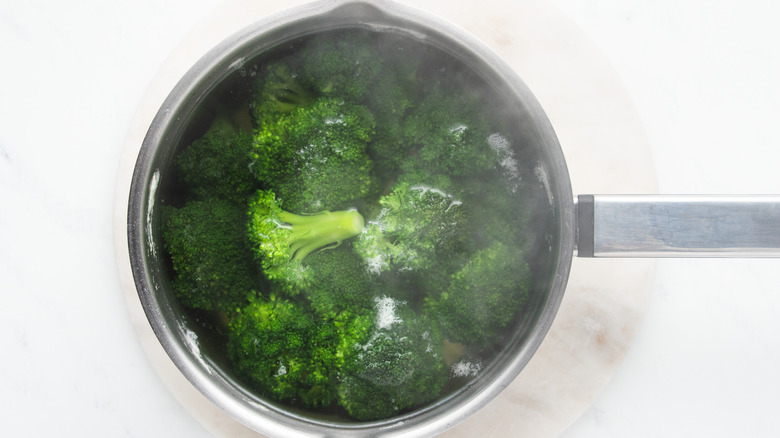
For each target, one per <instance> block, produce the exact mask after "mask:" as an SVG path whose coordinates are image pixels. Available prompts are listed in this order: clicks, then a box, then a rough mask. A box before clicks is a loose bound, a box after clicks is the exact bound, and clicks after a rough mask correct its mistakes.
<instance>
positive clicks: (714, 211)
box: [576, 195, 780, 258]
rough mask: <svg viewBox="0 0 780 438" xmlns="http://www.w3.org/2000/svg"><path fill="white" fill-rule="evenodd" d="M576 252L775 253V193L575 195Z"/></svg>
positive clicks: (779, 212)
mask: <svg viewBox="0 0 780 438" xmlns="http://www.w3.org/2000/svg"><path fill="white" fill-rule="evenodd" d="M576 204H577V208H576V211H577V256H578V257H635V258H636V257H780V196H775V195H771V196H770V195H766V196H688V195H678V196H666V195H580V196H578V197H577V199H576Z"/></svg>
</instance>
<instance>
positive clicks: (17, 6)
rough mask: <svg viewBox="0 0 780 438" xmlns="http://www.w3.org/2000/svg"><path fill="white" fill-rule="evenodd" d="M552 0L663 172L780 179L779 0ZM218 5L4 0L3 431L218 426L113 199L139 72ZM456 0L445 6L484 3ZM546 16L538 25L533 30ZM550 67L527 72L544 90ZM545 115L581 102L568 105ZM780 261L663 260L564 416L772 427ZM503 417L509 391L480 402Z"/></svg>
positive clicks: (755, 188) (657, 425)
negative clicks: (123, 256)
mask: <svg viewBox="0 0 780 438" xmlns="http://www.w3.org/2000/svg"><path fill="white" fill-rule="evenodd" d="M551 2H552V4H554V5H556V6H558V7H560V8H561V9H562V11H564V12H565V13H567V14H568V15H569V16H571V17H572V18H573V19H574V21H575V22H576V23H578V24H579V25H580V26H581V27H582V28H583V29H584V31H585V33H586V34H587V35H589V36H590V38H591V39H592V40H593V41H595V43H596V45H597V46H598V47H600V48H601V50H603V52H604V54H605V55H606V58H607V59H608V60H609V61H610V62H611V63H612V65H613V67H614V69H615V70H616V71H617V73H618V75H619V76H620V78H622V80H623V81H624V84H625V85H626V87H627V90H628V93H629V95H630V97H631V98H633V100H634V103H635V106H636V109H637V111H638V113H639V115H640V116H641V117H642V119H643V121H644V125H645V129H646V132H647V138H648V139H649V145H650V148H651V152H652V155H653V159H654V164H655V173H656V175H657V179H658V184H659V187H660V191H662V192H665V193H773V192H780V173H778V172H777V171H776V163H777V162H778V156H779V155H780V153H779V152H778V148H777V146H778V145H779V144H780V134H778V133H777V129H776V125H777V120H778V119H780V117H778V116H780V109H779V108H780V106H779V105H778V103H780V85H779V84H778V83H777V81H776V78H777V77H780V51H778V49H777V47H776V44H777V41H780V30H777V28H776V27H775V22H776V21H777V19H778V18H780V6H777V5H776V3H775V2H769V1H747V2H722V1H709V2H705V1H703V0H702V1H692V0H678V1H671V0H659V1H654V2H647V1H637V0H631V1H626V0H621V1H618V0H600V1H598V2H593V1H586V0H551ZM218 3H219V2H216V1H212V0H198V1H187V2H183V1H176V2H167V3H158V2H151V1H147V0H139V1H136V2H132V3H115V4H108V3H105V2H97V1H89V2H88V1H81V2H78V3H77V4H76V3H74V4H68V3H63V2H55V1H51V0H48V1H39V2H17V3H11V2H10V1H4V2H0V47H2V53H3V55H4V56H3V57H4V61H3V67H2V69H1V70H0V79H2V81H0V202H1V204H0V205H2V209H1V210H0V293H2V297H3V306H2V307H0V309H1V310H0V340H2V345H3V347H4V353H5V354H4V357H5V360H4V361H3V362H2V365H0V372H2V376H3V377H2V380H0V403H1V404H0V408H2V411H3V412H5V413H6V415H4V416H3V417H4V421H3V425H2V426H0V427H2V428H3V429H0V430H3V435H7V436H83V437H93V436H94V437H98V436H100V437H103V436H138V437H156V436H188V437H198V436H203V437H206V436H213V435H215V433H213V432H214V431H213V430H208V429H207V428H206V427H204V426H203V425H202V424H201V423H200V422H198V421H195V420H193V417H192V416H191V415H190V414H189V412H188V411H187V410H186V409H185V408H184V407H183V404H182V403H179V401H177V399H176V398H175V397H174V396H173V395H172V394H171V391H169V390H168V389H166V387H165V386H164V385H162V384H161V378H160V377H159V375H158V373H157V372H156V371H155V368H154V367H153V366H152V365H151V364H150V363H149V360H148V357H147V355H146V354H145V352H144V351H143V349H142V348H141V344H140V343H139V342H138V336H137V333H136V331H135V330H134V328H133V323H132V321H131V315H132V314H131V313H128V312H127V306H126V304H125V301H124V299H123V297H122V291H121V287H120V284H119V280H118V275H117V268H116V264H115V262H114V250H113V247H112V243H113V222H112V221H113V219H112V214H113V213H114V185H115V180H116V177H117V169H118V167H120V159H121V154H122V149H123V146H124V143H125V139H126V137H127V135H128V130H129V129H130V128H131V126H132V125H133V122H134V117H136V112H137V108H138V105H139V103H140V102H141V100H142V97H143V96H144V95H146V94H147V87H148V85H149V84H150V83H152V81H153V80H154V79H155V77H156V76H157V73H158V70H159V69H160V67H161V66H162V65H163V64H164V63H165V62H166V59H168V57H169V54H170V53H171V52H172V51H174V49H176V48H177V47H180V43H181V41H182V40H183V39H184V38H185V37H186V36H188V35H189V36H188V38H192V34H190V33H189V32H190V30H191V29H192V28H193V27H195V26H196V25H197V24H198V23H202V22H203V21H204V20H206V19H208V17H209V16H210V14H212V11H213V9H214V8H215V7H216V6H217V5H218ZM247 3H250V2H247ZM416 3H417V4H418V5H420V6H425V5H426V4H428V3H430V7H431V8H435V5H434V3H435V2H423V1H420V2H416ZM488 3H490V4H491V5H493V4H494V3H499V2H488ZM451 4H453V5H458V7H459V9H457V10H456V8H454V7H453V9H451V10H450V11H449V12H450V13H452V14H456V15H457V14H464V13H465V14H466V15H468V11H469V8H477V9H478V8H485V2H480V3H476V2H475V3H473V5H472V4H469V3H467V2H451ZM512 4H513V5H516V2H512ZM477 9H474V10H477ZM475 15H476V14H475ZM518 21H522V22H529V17H528V16H524V17H513V16H512V15H511V14H506V15H504V16H502V17H501V19H500V20H497V21H496V22H495V28H494V30H495V31H496V33H495V34H494V35H498V36H500V35H501V33H500V32H498V31H499V30H500V29H501V28H502V27H503V28H506V27H511V26H512V25H513V24H515V23H517V22H518ZM531 21H533V20H531ZM544 24H545V23H544V22H541V23H536V25H538V26H539V29H538V31H539V32H542V31H543V30H544V29H545V27H544ZM552 29H554V28H552ZM548 37H549V38H551V39H554V35H550V36H548ZM496 41H497V42H500V41H502V40H501V39H500V38H497V40H496ZM503 41H504V42H506V41H505V40H503ZM509 43H510V44H509V45H510V49H511V43H512V41H511V40H510V41H509ZM570 67H571V65H566V64H562V65H560V68H561V69H566V68H570ZM542 79H543V78H539V79H536V80H534V82H535V84H531V85H532V86H535V87H538V88H540V89H543V88H544V87H545V82H544V81H543V80H542ZM117 81H118V82H119V84H117ZM529 82H532V81H529ZM553 91H554V90H543V92H542V94H543V95H550V96H552V95H554V93H553ZM551 117H552V118H553V119H554V120H555V119H556V118H562V120H563V121H564V122H563V123H564V125H569V126H571V125H570V124H574V123H575V122H576V120H571V119H570V118H571V116H570V115H567V114H566V113H565V111H564V112H558V113H555V114H551ZM559 120H560V119H559ZM562 140H566V139H565V138H563V136H562ZM590 140H591V141H592V139H590ZM581 153H582V154H584V153H585V152H581ZM626 159H630V157H627V158H626ZM580 160H582V159H580V158H578V159H577V160H575V161H577V162H579V161H580ZM572 164H573V163H572ZM572 170H573V172H572V173H573V175H572V177H573V179H574V182H575V189H577V185H578V184H579V185H580V186H585V187H583V189H588V188H589V187H587V183H586V181H588V172H587V171H588V169H584V168H581V167H580V168H573V169H572ZM620 171H621V169H620V168H619V167H615V168H609V169H606V172H607V173H608V174H610V175H613V176H620V174H621V173H620ZM615 180H616V181H620V178H615ZM616 184H617V185H619V184H620V183H619V182H617V183H616ZM612 191H613V192H619V191H621V187H620V186H616V187H614V190H612ZM580 266H584V268H585V270H588V269H589V268H590V266H588V265H587V264H585V265H583V264H580ZM778 268H780V261H777V260H672V261H662V262H659V263H658V269H657V272H656V275H655V277H654V278H655V280H654V282H653V283H651V289H652V295H651V297H650V299H649V302H639V303H635V304H636V305H637V307H636V313H635V315H636V320H635V321H631V322H630V324H628V325H631V326H632V327H634V328H635V329H636V330H637V336H636V337H635V338H633V334H632V335H631V336H627V337H626V339H623V343H621V344H619V345H618V347H617V348H616V349H617V350H620V351H619V353H621V354H618V355H617V357H618V361H617V363H615V364H613V366H614V368H615V372H614V373H613V372H612V371H610V372H609V373H604V372H603V370H598V369H594V370H591V372H590V374H593V375H595V374H599V375H600V377H612V376H613V374H614V378H613V379H612V380H611V381H610V382H609V383H607V381H604V382H603V385H601V386H604V388H605V389H604V391H603V393H601V395H600V396H599V397H598V398H596V401H595V403H593V404H592V405H591V404H590V403H589V402H588V403H587V405H588V406H590V407H589V408H588V406H584V405H583V402H582V401H580V402H579V405H583V406H581V407H582V409H586V408H587V410H586V411H585V413H584V415H583V416H581V417H580V418H579V419H577V418H572V419H571V421H575V420H576V421H575V422H574V424H573V425H572V426H570V427H569V428H568V430H566V431H565V432H564V433H563V435H564V436H566V437H569V438H572V437H591V436H593V437H626V436H632V437H653V436H664V437H669V436H672V437H677V436H679V437H687V436H709V437H720V436H723V437H725V436H734V435H737V436H775V435H777V433H778V432H779V431H780V420H778V419H777V418H778V417H777V416H776V413H775V411H776V409H775V406H776V404H777V403H776V401H775V397H776V394H777V393H778V390H780V377H778V375H777V373H776V370H777V368H778V367H779V366H780V319H778V318H777V315H778V312H780V296H779V295H778V294H777V293H776V291H777V290H778V289H780V288H778V286H780V278H779V277H778V276H777V274H776V273H777V272H778ZM593 269H602V270H605V271H610V270H611V271H615V270H620V269H623V267H622V266H621V265H620V264H614V265H606V267H605V266H604V265H602V266H601V267H598V268H595V267H594V268H593ZM582 270H583V268H581V271H582ZM626 272H629V271H628V269H627V270H626ZM629 280H630V279H629ZM643 280H646V279H644V278H640V279H638V280H637V281H638V282H640V283H641V282H642V281H643ZM575 283H576V282H575ZM640 286H641V285H640ZM570 302H572V303H573V304H572V305H573V306H574V307H577V306H575V304H576V305H581V304H582V303H580V302H579V301H576V302H575V301H573V300H572V301H570ZM600 308H603V306H602V307H600ZM642 313H644V315H645V317H644V320H643V321H641V324H640V322H639V319H640V317H641V314H642ZM599 317H600V315H595V317H594V319H592V321H595V323H598V321H599ZM615 337H619V335H616V336H615ZM632 338H633V342H632V343H631V345H632V348H631V349H630V350H628V351H627V355H626V357H625V360H624V361H622V363H620V360H619V358H620V357H622V353H625V352H626V350H627V348H626V346H627V345H628V342H629V341H631V340H632ZM553 341H554V340H553ZM577 348H581V346H577ZM588 357H590V356H588ZM558 365H559V366H560V363H559V364H558ZM618 365H619V366H618ZM570 366H572V367H573V368H577V367H579V368H582V366H583V364H582V363H576V364H570ZM596 386H599V385H596ZM563 396H567V395H566V394H564V395H563ZM574 398H575V399H577V397H574ZM586 399H587V397H586ZM579 405H578V406H579ZM555 408H556V406H555V405H550V406H547V409H546V411H545V412H548V413H549V412H550V411H551V410H552V411H554V410H555ZM493 412H496V411H493ZM514 420H515V418H514V416H513V413H512V412H511V411H509V412H501V415H498V414H495V418H490V421H505V422H506V421H509V422H511V421H514ZM540 421H541V422H543V420H540ZM567 421H568V420H567ZM478 424H485V423H478ZM561 424H562V423H557V424H556V425H557V426H561ZM565 425H568V422H567V423H566V424H565ZM493 436H509V435H507V434H503V435H499V434H498V433H496V434H494V435H493Z"/></svg>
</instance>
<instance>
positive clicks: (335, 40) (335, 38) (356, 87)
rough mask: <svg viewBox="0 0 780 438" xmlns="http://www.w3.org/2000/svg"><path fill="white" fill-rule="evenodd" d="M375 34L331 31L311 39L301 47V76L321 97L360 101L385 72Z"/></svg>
mask: <svg viewBox="0 0 780 438" xmlns="http://www.w3.org/2000/svg"><path fill="white" fill-rule="evenodd" d="M374 38H375V37H374V35H372V34H370V33H368V32H365V33H362V32H346V33H339V32H337V33H329V34H323V35H320V36H317V37H314V38H312V39H311V40H310V41H308V43H307V44H306V45H305V46H304V47H302V48H301V51H300V52H299V56H298V58H299V59H301V76H302V79H303V80H304V81H305V82H307V83H310V84H312V87H313V88H314V89H315V90H316V91H317V93H318V95H320V96H333V97H336V98H338V99H345V100H348V101H352V102H356V103H357V102H361V99H362V98H363V96H364V95H365V94H366V91H367V89H368V87H369V85H370V84H372V83H373V82H374V80H375V78H376V77H377V75H378V74H380V72H381V71H382V57H381V56H379V55H378V54H377V52H376V46H375V44H374Z"/></svg>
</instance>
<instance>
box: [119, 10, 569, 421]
mask: <svg viewBox="0 0 780 438" xmlns="http://www.w3.org/2000/svg"><path fill="white" fill-rule="evenodd" d="M355 34H361V35H365V36H366V38H368V39H371V40H372V41H375V42H376V43H377V45H376V48H377V49H376V50H377V52H376V56H380V57H384V58H392V57H397V58H398V59H401V58H403V59H407V58H412V59H416V60H417V61H418V64H417V65H418V68H417V69H415V71H414V76H415V78H417V79H419V81H420V82H421V83H424V84H429V85H430V86H434V85H433V84H435V83H438V78H446V79H445V80H446V81H453V82H456V83H459V84H461V85H462V86H463V89H464V90H468V92H469V93H475V94H476V95H478V97H477V98H476V100H475V101H479V102H481V103H482V105H483V106H484V113H485V114H487V115H488V117H489V118H490V119H491V120H494V121H495V123H494V125H493V126H496V127H500V132H499V131H496V132H489V133H488V134H489V135H490V136H492V137H491V138H492V141H490V142H487V141H486V142H482V143H480V144H481V146H480V147H482V148H492V149H493V150H494V151H495V152H496V153H497V154H498V155H497V157H498V159H497V160H496V161H495V163H494V164H493V166H492V169H493V170H492V171H491V175H493V176H495V178H493V177H491V178H488V179H485V180H480V179H468V180H467V179H462V180H459V181H458V183H457V184H455V185H456V186H457V187H460V189H458V190H461V189H462V190H463V191H464V192H465V191H468V192H469V193H472V195H471V196H472V198H474V199H479V198H480V197H482V196H480V195H473V193H483V194H484V197H485V198H487V197H490V196H494V195H495V194H496V193H501V191H503V192H504V193H507V194H508V196H509V197H510V198H511V203H510V204H509V205H508V206H507V208H508V209H509V210H510V211H512V212H513V213H512V214H509V215H507V216H506V217H512V221H511V222H509V223H510V224H511V225H514V226H515V228H516V229H514V230H513V231H512V233H511V234H512V236H511V237H507V239H506V241H505V242H503V243H504V244H506V245H508V246H511V247H512V248H513V249H514V251H513V252H518V253H522V254H523V261H524V263H525V264H527V266H528V267H529V271H530V273H531V274H530V277H529V281H530V286H529V295H528V298H527V300H525V301H524V302H523V304H522V307H521V308H519V309H517V312H516V313H515V314H514V317H513V318H512V320H511V321H510V322H509V323H507V324H506V328H505V330H503V331H502V333H501V334H500V336H499V337H497V338H496V339H493V340H492V341H491V342H490V343H489V345H488V346H481V347H479V348H470V346H469V348H467V350H468V354H467V355H465V356H463V355H462V353H461V357H459V358H457V360H455V361H454V362H453V363H448V366H449V367H450V368H449V373H450V375H451V376H454V377H451V378H450V379H449V381H448V382H447V384H446V385H444V388H443V389H442V390H441V393H440V395H439V396H438V397H436V398H435V399H433V400H430V401H428V402H426V403H423V404H420V405H418V406H414V407H412V408H408V409H403V410H400V411H399V412H398V413H397V415H393V416H391V417H389V418H381V419H370V420H355V419H354V418H351V417H350V416H349V415H347V413H345V412H344V409H343V408H342V407H340V406H338V405H335V406H329V407H325V408H317V409H310V408H302V407H300V406H296V405H295V404H291V403H287V402H283V401H278V400H274V399H273V398H271V397H268V396H266V395H265V394H263V393H262V391H258V390H257V388H256V387H255V386H254V385H253V384H252V383H251V382H247V380H246V378H245V377H244V376H243V375H242V373H240V372H237V371H236V368H235V366H234V364H233V363H232V362H231V360H230V359H229V354H228V351H227V345H228V343H229V341H228V339H227V335H226V329H225V324H226V323H225V318H226V316H225V315H224V312H213V311H206V310H202V309H193V308H191V306H188V305H183V304H182V303H181V302H180V300H179V299H178V298H177V296H176V293H175V292H174V284H173V283H174V281H175V280H174V279H175V277H176V275H177V272H176V269H175V267H174V263H173V262H172V258H171V254H170V253H169V251H168V248H167V246H166V241H165V237H164V235H163V231H162V230H163V218H162V215H163V211H164V210H165V209H166V208H168V207H169V208H183V207H184V206H185V205H186V204H187V203H188V202H190V201H192V193H191V192H189V191H188V190H189V189H188V187H187V184H185V183H182V175H181V169H180V166H179V165H178V164H177V157H179V154H180V153H181V152H182V151H184V150H185V149H186V148H188V147H189V146H190V145H191V144H193V142H195V141H197V140H198V139H199V138H201V137H202V136H203V135H204V134H205V133H206V132H207V131H208V130H209V128H210V127H211V126H213V123H214V121H215V119H217V118H218V117H219V115H220V114H225V113H229V114H232V119H231V120H232V123H233V124H234V125H235V126H239V127H240V128H242V129H244V130H245V131H246V132H248V133H251V134H252V135H256V133H257V132H258V129H259V127H258V126H257V122H256V120H253V118H252V115H251V113H252V110H251V101H252V99H253V87H255V86H256V83H257V80H258V79H257V78H258V77H261V76H262V75H263V74H264V72H265V69H266V67H267V66H268V65H272V64H273V63H274V62H275V61H278V60H279V59H283V58H286V57H289V56H295V53H297V52H298V51H299V50H301V48H302V47H306V46H307V45H308V44H311V43H312V41H314V42H316V41H321V40H323V39H324V40H326V41H328V40H332V41H340V40H344V39H345V38H349V37H350V36H351V35H355ZM384 49H388V50H389V52H387V53H382V52H381V50H384ZM399 53H402V55H399ZM420 78H423V79H420ZM377 129H380V128H379V127H378V128H377ZM494 134H500V136H498V137H496V136H494ZM475 147H476V146H475ZM373 158H374V164H375V169H376V170H377V171H379V172H380V173H382V169H384V168H383V167H382V160H381V159H378V158H376V157H373ZM393 172H396V173H397V172H398V170H397V169H396V170H394V171H393ZM386 173H387V174H388V175H389V174H390V173H392V172H390V171H387V172H386ZM383 178H385V179H384V181H385V183H384V184H379V186H380V188H378V189H377V195H376V196H377V198H378V197H380V196H382V195H387V194H388V193H389V191H390V189H389V188H390V187H392V186H393V185H394V183H396V182H397V178H398V177H397V175H395V174H393V175H391V176H387V175H385V176H384V177H383ZM497 182H500V184H504V186H503V187H496V184H497ZM421 183H426V184H427V183H428V182H427V181H422V182H421ZM260 188H261V187H260ZM458 202H460V201H458ZM478 205H480V206H481V207H485V205H488V204H484V205H483V204H478ZM488 206H489V205H488ZM365 210H369V211H365ZM365 210H364V211H361V213H363V214H364V216H366V217H367V218H368V219H367V221H368V222H369V223H370V222H371V220H372V219H376V217H377V212H376V211H374V212H373V213H372V212H371V211H370V208H366V209H365ZM572 212H573V208H572V195H571V188H570V185H569V180H568V174H567V173H566V167H565V162H564V160H563V156H562V153H561V151H560V147H559V145H558V143H557V139H556V138H555V135H554V133H553V130H552V128H551V127H550V124H549V122H548V120H547V118H546V117H545V115H544V113H543V111H542V109H541V106H540V105H539V103H538V102H537V101H536V100H535V99H534V97H533V95H532V94H531V93H530V91H529V90H528V89H527V87H526V86H525V85H524V84H523V83H522V82H521V81H520V80H519V79H518V78H517V77H516V76H515V75H514V73H513V72H512V71H511V69H510V68H509V67H508V66H507V65H506V64H504V63H503V62H502V61H501V60H500V59H499V58H498V57H497V56H496V55H495V54H494V53H492V52H491V51H490V50H488V49H486V48H485V47H484V46H482V45H481V43H479V42H478V41H475V40H474V39H472V38H471V37H470V36H468V35H467V34H464V33H463V32H462V31H460V30H458V29H457V28H454V27H453V26H451V25H449V24H448V23H445V22H441V21H439V20H438V19H436V18H434V17H429V16H426V15H424V14H420V13H418V12H415V11H412V10H408V9H406V8H403V7H400V6H398V5H394V4H391V3H384V2H379V3H376V4H364V3H345V4H336V5H334V3H333V2H325V3H316V4H313V5H309V6H306V7H304V8H300V9H296V10H293V11H291V12H288V13H285V14H282V15H280V16H276V17H271V18H269V19H267V20H264V21H263V22H261V23H258V24H257V25H256V26H253V27H251V28H249V29H245V30H243V31H241V32H239V33H238V34H236V35H235V36H233V37H232V38H230V39H229V40H227V41H225V42H224V43H223V44H222V45H220V46H219V47H217V48H215V49H214V50H213V51H211V52H210V53H208V54H207V55H206V56H205V57H204V58H203V59H201V61H200V62H199V63H198V64H197V65H195V66H194V67H193V68H192V69H191V70H190V71H189V72H188V73H187V75H186V76H185V77H184V78H182V80H181V81H180V82H179V84H178V85H177V86H176V88H175V89H174V90H173V91H172V93H171V94H170V96H169V97H168V99H167V100H166V101H165V103H164V105H163V107H162V108H161V109H160V111H159V112H158V114H157V116H156V117H155V119H154V121H153V123H152V125H151V127H150V129H149V131H148V133H147V136H146V138H145V140H144V144H143V146H142V148H141V152H140V154H139V157H138V160H137V163H136V168H135V172H134V175H133V181H132V187H131V193H130V200H129V217H128V239H129V243H130V257H131V265H132V269H133V274H134V278H135V281H136V287H137V289H138V293H139V298H140V300H141V302H142V305H143V307H144V310H145V312H146V314H147V317H148V319H149V321H150V324H151V325H152V328H153V329H154V331H155V333H156V335H157V336H158V338H159V340H160V342H161V343H162V345H163V347H164V348H165V349H166V351H167V353H168V354H169V356H170V357H171V359H172V361H173V362H174V363H175V364H176V365H177V366H178V368H179V369H180V370H181V371H182V373H183V374H184V375H185V376H186V377H187V378H188V379H189V380H190V381H191V382H192V383H193V385H195V386H196V387H197V388H198V389H199V390H200V391H201V392H203V393H204V394H205V395H206V396H207V397H208V398H209V399H211V400H212V401H213V402H214V403H215V404H217V405H219V406H220V407H222V408H223V409H224V410H226V411H227V412H228V413H230V414H231V415H233V416H234V417H236V418H237V419H238V420H239V421H241V422H243V423H245V424H247V425H249V426H250V427H252V428H254V429H255V430H257V431H259V432H261V433H265V434H268V435H277V434H282V435H287V434H290V433H294V434H307V433H311V434H335V435H338V436H347V435H350V434H355V435H361V434H365V433H368V432H369V431H370V432H371V433H374V432H377V431H379V430H381V431H385V432H397V433H407V434H409V435H414V434H418V435H430V434H431V433H436V432H440V431H442V430H444V429H446V428H449V427H451V426H452V425H454V424H455V423H457V422H459V421H461V420H463V419H464V418H466V417H467V416H468V415H469V414H471V413H472V412H473V411H475V410H476V409H477V408H479V407H481V406H482V405H484V404H485V403H487V402H488V401H489V400H490V399H492V398H493V397H494V396H495V395H497V394H498V393H499V392H500V391H501V389H503V388H504V387H506V385H508V384H509V383H510V382H511V381H512V380H513V379H514V378H515V377H516V375H517V374H518V373H519V372H520V371H521V370H522V368H523V367H524V366H525V364H526V363H527V362H528V361H529V360H530V358H531V356H532V355H533V353H534V351H535V350H536V348H537V347H538V346H539V344H540V343H541V341H542V339H543V337H544V335H545V333H546V332H547V329H548V328H549V325H550V324H551V322H552V319H553V317H554V314H555V311H556V310H557V307H558V305H559V303H560V300H561V296H562V293H563V289H564V286H565V282H566V278H567V277H568V269H569V263H570V259H571V256H572V248H573V226H572V223H573V218H572V217H571V216H572V214H573V213H572ZM307 213H311V212H307ZM492 213H493V212H491V211H490V210H481V211H479V213H478V214H474V213H472V217H483V218H489V217H490V216H491V214H492ZM491 226H492V222H491V220H490V219H485V220H484V221H483V222H479V225H478V226H474V227H473V228H471V230H476V229H477V228H479V229H480V230H484V229H486V228H489V227H491ZM479 232H481V231H475V234H478V233H479ZM518 271H519V268H518ZM448 278H449V277H448ZM488 287H489V286H488ZM258 288H260V289H261V288H262V286H259V287H258ZM260 293H263V291H262V290H261V291H260ZM407 300H408V299H407ZM412 300H413V299H412ZM422 307H424V304H423V301H422V300H420V304H419V306H418V308H422ZM456 365H457V366H461V368H460V370H461V375H459V376H456V374H458V371H457V369H456ZM464 367H465V368H464ZM477 370H478V371H477Z"/></svg>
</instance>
